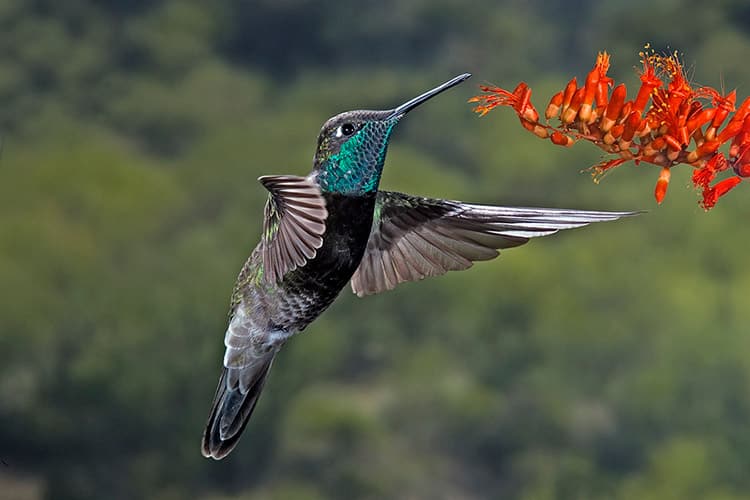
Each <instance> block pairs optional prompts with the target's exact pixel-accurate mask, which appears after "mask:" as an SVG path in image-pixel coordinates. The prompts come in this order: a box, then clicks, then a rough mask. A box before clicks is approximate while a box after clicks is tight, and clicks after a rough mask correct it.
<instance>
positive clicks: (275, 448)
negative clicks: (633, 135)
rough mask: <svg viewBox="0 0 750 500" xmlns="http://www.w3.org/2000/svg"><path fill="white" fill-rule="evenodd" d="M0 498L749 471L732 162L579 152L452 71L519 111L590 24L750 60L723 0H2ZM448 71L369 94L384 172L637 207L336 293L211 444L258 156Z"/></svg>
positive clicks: (443, 188)
mask: <svg viewBox="0 0 750 500" xmlns="http://www.w3.org/2000/svg"><path fill="white" fill-rule="evenodd" d="M0 41H1V42H2V43H1V44H0V47H1V50H0V130H1V132H2V154H1V156H0V459H2V462H0V498H3V499H14V500H15V499H18V500H20V499H23V500H31V499H41V498H44V499H103V498H108V499H136V498H149V499H159V500H173V499H174V500H176V499H185V498H196V499H201V500H230V499H236V500H239V499H243V500H257V499H278V500H282V499H309V500H313V499H353V498H396V499H484V498H504V499H523V500H532V499H533V500H546V499H605V498H606V499H642V500H650V499H653V500H657V499H658V500H670V499H675V500H677V499H679V500H690V499H696V500H698V499H700V500H708V499H713V500H738V499H746V498H749V497H750V473H748V471H750V326H749V325H750V311H749V308H748V306H749V305H750V304H749V302H748V300H749V298H750V265H748V255H750V254H749V253H748V252H749V251H750V245H749V243H750V238H749V236H748V220H750V190H748V189H745V186H740V187H738V188H737V189H736V190H735V191H733V192H732V193H731V194H729V195H727V196H726V197H725V198H724V199H722V200H721V202H720V203H719V205H718V206H717V208H715V209H714V210H713V211H712V212H710V213H708V214H706V213H704V212H703V211H702V210H701V209H700V208H699V207H698V205H697V200H698V196H697V194H696V193H695V192H694V191H693V190H692V189H691V188H689V187H688V185H689V176H690V172H689V170H688V169H687V167H682V168H678V169H676V170H675V173H674V176H673V180H672V186H671V188H670V192H669V194H668V196H667V199H666V201H665V203H664V205H663V206H661V207H658V208H657V207H656V206H655V204H654V202H653V197H652V192H653V185H654V182H655V180H656V176H657V169H655V168H653V167H648V166H644V167H640V168H635V167H633V166H628V167H621V168H620V169H619V170H617V171H615V172H613V173H612V174H610V175H609V176H608V177H607V178H606V179H605V180H604V181H603V182H602V183H601V184H600V185H595V184H594V183H592V182H591V179H590V177H589V176H588V175H587V174H586V173H581V172H580V171H581V170H582V169H583V168H585V167H587V166H589V165H592V164H594V163H597V162H598V161H599V160H600V156H599V152H598V150H597V149H596V148H594V147H593V146H591V145H590V144H585V143H582V144H579V145H577V146H576V147H574V148H572V149H563V148H558V147H555V146H553V145H551V144H550V143H549V142H543V141H540V140H538V139H536V138H535V137H534V136H532V135H531V134H528V133H527V132H525V131H524V130H523V129H521V127H519V126H518V122H517V119H516V117H515V115H514V113H512V112H511V111H510V110H496V111H494V112H493V113H491V114H490V115H488V116H486V117H484V118H481V119H480V118H478V117H477V116H475V115H474V114H473V113H472V112H471V110H470V107H469V105H467V104H466V99H467V98H468V97H470V96H471V95H474V94H476V93H477V87H476V85H477V84H478V83H483V82H493V83H496V84H499V85H502V86H505V87H510V88H512V87H513V86H515V84H516V83H517V82H518V81H519V80H525V81H526V82H528V83H529V84H530V85H531V86H532V88H533V89H534V92H535V93H534V96H533V99H534V102H535V103H536V104H537V106H538V107H539V108H540V109H543V108H544V106H545V105H546V99H547V98H548V97H549V96H550V95H552V94H553V93H554V92H556V91H557V90H559V89H560V88H562V87H563V85H564V84H565V83H566V82H567V80H568V79H569V78H570V77H571V76H573V75H578V77H579V79H580V78H583V77H585V75H586V73H587V72H588V71H589V69H590V68H591V66H592V64H593V62H594V59H595V56H596V53H597V51H599V50H602V49H606V50H608V51H610V53H611V54H612V58H613V59H612V61H613V65H612V70H611V72H610V73H611V75H612V76H614V77H615V78H616V80H618V81H626V82H630V86H629V88H630V89H631V92H634V90H633V89H634V88H635V85H636V81H637V75H636V74H635V72H634V71H633V69H634V67H636V66H638V65H639V61H638V55H637V53H638V51H639V50H640V49H641V48H642V46H643V44H644V43H645V42H651V44H652V46H654V47H655V48H656V49H657V50H673V49H678V50H680V51H681V52H682V53H683V54H684V61H685V63H686V65H687V66H688V67H689V68H690V75H691V76H692V78H693V80H694V81H696V82H698V83H701V84H708V85H713V86H716V87H719V88H721V87H722V86H723V88H725V89H727V90H728V89H731V88H734V87H737V88H738V93H739V97H740V99H742V98H744V97H746V96H747V95H748V92H750V88H749V87H748V85H749V84H750V66H749V65H748V64H747V61H748V57H750V7H748V4H747V2H745V1H743V0H723V1H719V2H704V1H697V0H694V1H687V2H675V1H671V0H630V1H618V2H597V1H593V0H576V1H568V2H559V3H550V2H546V1H541V0H523V1H521V0H517V1H504V2H495V1H490V0H484V1H476V2H465V1H462V0H438V1H436V0H382V1H380V2H334V1H309V0H255V1H241V0H217V1H214V2H203V1H199V0H163V1H156V0H155V1H146V0H133V1H130V2H120V1H114V0H108V1H97V2H93V1H84V0H66V1H65V2H60V1H53V0H2V1H0ZM464 71H470V72H472V73H474V78H473V79H472V80H470V81H469V82H468V83H466V84H463V85H462V86H460V87H458V88H457V89H454V90H452V91H450V92H449V93H446V94H444V95H441V96H440V97H439V98H437V99H435V100H433V101H430V103H429V104H428V105H425V106H423V107H421V108H420V109H419V110H417V111H415V112H414V113H413V114H410V115H409V116H408V118H407V119H405V120H404V121H403V123H402V124H401V125H399V128H398V130H397V131H396V133H395V135H394V139H393V142H392V147H391V149H390V152H389V157H388V161H387V163H386V171H385V175H384V178H383V186H384V187H385V188H389V189H395V190H403V191H407V192H412V193H417V194H423V195H430V196H443V197H449V198H455V199H464V200H470V201H477V202H495V203H497V202H499V203H504V204H522V205H540V206H567V207H577V208H588V209H615V210H624V209H649V210H650V211H649V213H648V214H646V215H643V216H641V217H638V218H637V219H631V220H626V221H622V222H617V223H609V224H600V225H597V226H596V227H589V228H586V229H581V230H575V231H569V232H566V233H564V234H560V235H557V236H554V237H551V238H545V239H543V240H537V241H534V242H532V243H530V244H529V245H527V246H525V247H522V248H519V249H513V250H509V251H507V252H504V253H503V255H502V256H501V258H500V259H499V260H497V261H493V262H490V263H481V264H478V265H477V266H475V268H473V269H472V270H470V271H468V272H464V273H453V274H451V275H448V276H444V277H441V278H435V279H431V280H427V281H425V282H422V283H416V284H406V285H402V286H400V287H399V288H398V289H397V290H395V291H393V292H390V293H387V294H383V295H381V296H376V297H370V298H367V299H364V300H360V299H357V298H356V297H354V296H353V295H352V294H351V293H350V292H349V291H345V293H343V294H342V297H341V298H340V300H339V301H338V302H337V303H336V304H334V306H333V307H332V308H331V309H330V310H329V311H327V312H326V313H325V314H324V315H323V316H322V317H321V318H320V319H319V321H317V322H316V323H315V324H314V325H313V326H312V327H310V328H309V329H308V330H307V331H306V332H305V333H304V334H303V335H300V336H299V337H297V338H295V339H294V341H292V342H291V343H290V344H289V345H288V346H287V348H285V350H284V351H283V353H282V354H281V355H280V356H279V357H278V359H277V362H276V364H275V366H274V369H273V371H272V374H271V377H270V379H269V382H268V384H267V386H266V389H265V392H264V395H263V397H262V398H261V401H260V404H259V405H258V408H257V410H256V413H255V415H254V417H253V420H252V422H251V424H250V425H249V427H248V428H247V431H246V433H245V436H244V438H243V440H242V441H241V443H240V446H239V448H238V449H237V450H236V451H235V452H234V453H233V454H232V455H231V456H230V457H229V458H227V459H226V460H224V461H221V462H218V463H217V462H213V461H209V460H205V459H203V458H202V457H201V455H200V452H199V441H200V436H201V432H202V428H203V425H204V421H205V418H206V415H207V411H208V406H209V403H210V401H211V398H212V396H213V391H214V388H215V383H216V381H217V377H218V374H219V368H220V362H221V356H222V352H223V345H222V339H223V332H224V328H225V324H226V310H227V306H228V299H229V293H230V290H231V287H232V283H233V280H234V278H235V276H236V273H237V272H238V270H239V268H240V266H241V265H242V263H243V262H244V259H245V257H246V256H247V254H248V253H249V251H250V250H251V248H252V247H253V246H254V245H255V243H256V241H257V240H258V237H259V234H260V223H261V214H262V207H263V203H264V200H265V196H266V193H265V192H264V190H263V188H262V187H261V186H260V185H259V184H258V183H257V182H256V178H257V177H258V176H259V175H262V174H273V173H290V174H298V175H300V174H304V173H306V172H308V171H309V168H310V165H311V156H312V153H313V150H314V146H315V139H316V135H317V132H318V130H319V127H320V124H321V123H322V122H323V121H324V120H325V119H327V118H328V117H329V116H331V115H333V114H335V113H338V112H340V111H344V110H347V109H351V108H360V107H365V108H386V107H392V106H394V105H396V104H398V103H400V102H402V101H403V100H405V99H407V98H410V97H412V96H414V95H416V94H417V93H419V92H421V91H423V90H426V89H427V88H430V87H432V86H434V85H435V84H437V83H440V82H442V81H445V80H447V79H448V78H449V77H451V76H453V75H455V74H458V73H460V72H464Z"/></svg>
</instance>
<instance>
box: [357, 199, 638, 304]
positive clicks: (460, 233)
mask: <svg viewBox="0 0 750 500" xmlns="http://www.w3.org/2000/svg"><path fill="white" fill-rule="evenodd" d="M637 213H638V212H596V211H586V210H566V209H557V208H519V207H499V206H493V205H478V204H471V203H463V202H460V201H451V200H438V199H430V198H421V197H417V196H410V195H407V194H402V193H393V192H388V191H380V192H378V197H377V201H376V205H375V217H374V220H373V226H372V231H371V233H370V239H369V240H368V242H367V248H366V250H365V254H364V256H363V257H362V261H361V262H360V264H359V267H358V268H357V270H356V272H355V273H354V276H352V290H353V291H354V293H356V294H357V295H358V296H360V297H362V296H364V295H370V294H374V293H379V292H383V291H385V290H391V289H392V288H394V287H395V286H396V285H398V284H399V283H403V282H405V281H416V280H421V279H423V278H426V277H428V276H438V275H441V274H445V273H446V272H448V271H457V270H463V269H468V268H469V267H471V265H472V263H473V262H474V261H480V260H489V259H493V258H495V257H497V256H498V254H499V252H498V250H499V249H503V248H511V247H515V246H519V245H523V244H524V243H526V242H527V241H529V239H531V238H536V237H538V236H547V235H549V234H553V233H556V232H557V231H559V230H561V229H571V228H575V227H581V226H585V225H587V224H590V223H592V222H603V221H612V220H616V219H619V218H620V217H625V216H630V215H636V214H637Z"/></svg>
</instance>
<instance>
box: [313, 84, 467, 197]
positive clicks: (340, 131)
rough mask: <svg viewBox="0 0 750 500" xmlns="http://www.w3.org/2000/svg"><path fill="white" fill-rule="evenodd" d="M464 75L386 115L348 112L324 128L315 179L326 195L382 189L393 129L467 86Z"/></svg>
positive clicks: (316, 158)
mask: <svg viewBox="0 0 750 500" xmlns="http://www.w3.org/2000/svg"><path fill="white" fill-rule="evenodd" d="M470 76H471V75H470V74H468V73H464V74H463V75H459V76H457V77H455V78H453V79H452V80H449V81H447V82H445V83H443V84H442V85H439V86H437V87H435V88H434V89H432V90H429V91H427V92H425V93H424V94H421V95H419V96H417V97H415V98H413V99H410V100H409V101H407V102H405V103H404V104H402V105H400V106H398V107H396V108H394V109H389V110H385V111H370V110H358V111H347V112H345V113H341V114H338V115H336V116H334V117H333V118H330V119H329V120H328V121H326V122H325V123H324V124H323V128H321V130H320V135H319V136H318V147H317V149H316V151H315V156H314V157H313V176H315V177H317V181H318V184H319V185H320V187H321V189H323V191H328V192H337V193H346V194H365V193H368V192H374V191H376V190H377V189H378V184H379V183H380V175H381V173H382V172H383V163H384V162H385V153H386V150H387V149H388V140H389V139H390V137H391V132H393V128H394V127H395V126H396V124H397V123H398V122H399V120H400V119H401V118H402V117H403V116H404V115H405V114H406V113H408V112H409V111H411V110H412V109H414V108H416V107H417V106H419V105H420V104H422V103H423V102H425V101H427V100H428V99H430V98H431V97H434V96H436V95H437V94H439V93H440V92H442V91H444V90H447V89H449V88H451V87H453V86H455V85H458V84H459V83H461V82H463V81H464V80H466V79H467V78H469V77H470Z"/></svg>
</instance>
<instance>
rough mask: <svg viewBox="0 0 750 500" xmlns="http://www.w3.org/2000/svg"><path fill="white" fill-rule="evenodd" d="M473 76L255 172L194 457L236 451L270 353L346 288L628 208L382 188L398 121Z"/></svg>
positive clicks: (423, 272)
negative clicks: (249, 225) (260, 202)
mask: <svg viewBox="0 0 750 500" xmlns="http://www.w3.org/2000/svg"><path fill="white" fill-rule="evenodd" d="M470 76H471V75H470V74H468V73H464V74H462V75H458V76H456V77H455V78H453V79H451V80H449V81H447V82H445V83H443V84H442V85H439V86H437V87H435V88H433V89H432V90H429V91H427V92H425V93H423V94H421V95H419V96H417V97H415V98H413V99H410V100H408V101H406V102H405V103H403V104H401V105H400V106H398V107H396V108H393V109H389V110H385V111H372V110H357V111H347V112H344V113H341V114H338V115H336V116H334V117H332V118H330V119H329V120H327V121H326V122H325V123H324V124H323V127H322V128H321V130H320V134H319V135H318V142H317V148H316V151H315V155H314V157H313V167H312V171H311V172H310V174H308V175H307V176H306V177H299V176H295V175H268V176H262V177H260V178H259V179H258V180H259V181H260V183H261V184H262V185H263V186H264V187H265V188H266V189H267V190H268V191H269V195H268V201H267V202H266V206H265V210H264V217H263V230H262V236H261V241H260V242H259V243H258V245H257V246H256V247H255V249H254V250H253V252H252V254H251V255H250V257H249V258H248V259H247V262H246V263H245V265H244V266H243V267H242V270H241V271H240V273H239V276H238V278H237V282H236V284H235V287H234V290H233V292H232V296H231V301H230V302H231V303H230V312H229V320H228V326H227V330H226V333H225V335H224V345H225V347H226V350H225V353H224V359H223V367H222V370H221V376H220V377H219V383H218V386H217V388H216V393H215V395H214V399H213V403H212V405H211V411H210V413H209V416H208V421H207V423H206V428H205V431H204V434H203V440H202V450H201V451H202V454H203V456H205V457H211V458H214V459H216V460H219V459H221V458H223V457H225V456H226V455H228V454H229V453H230V452H231V451H232V450H233V449H234V448H235V446H236V445H237V442H238V440H239V439H240V436H241V435H242V432H243V430H244V429H245V426H246V425H247V423H248V420H249V419H250V416H251V415H252V413H253V410H254V409H255V406H256V404H257V403H258V398H259V397H260V394H261V392H262V390H263V386H264V384H265V382H266V379H267V377H268V373H269V370H270V369H271V365H272V364H273V360H274V358H275V356H276V355H277V354H278V353H279V351H280V349H281V348H282V347H283V346H284V345H285V344H286V343H287V342H288V341H289V340H290V339H291V338H292V337H293V336H294V335H295V334H297V333H299V332H301V331H302V330H304V329H305V328H306V327H307V326H308V325H310V323H312V322H313V321H314V320H315V319H316V318H317V317H318V316H319V315H320V314H321V313H322V312H323V311H324V310H325V309H326V308H327V307H328V306H330V305H331V303H332V302H333V301H334V300H335V299H336V297H337V296H338V295H339V293H340V292H341V290H342V289H343V288H344V287H345V286H346V285H347V283H350V286H351V288H352V290H353V292H354V293H355V294H357V295H358V296H360V297H362V296H365V295H370V294H376V293H379V292H384V291H386V290H390V289H392V288H394V287H395V286H396V285H398V284H399V283H403V282H407V281H416V280H421V279H423V278H426V277H428V276H438V275H441V274H444V273H446V272H448V271H454V270H463V269H467V268H469V267H471V266H472V264H473V263H474V262H475V261H484V260H489V259H493V258H495V257H497V256H498V254H499V250H501V249H506V248H511V247H516V246H519V245H523V244H524V243H526V242H527V241H529V239H531V238H536V237H539V236H546V235H550V234H553V233H556V232H557V231H559V230H561V229H571V228H576V227H580V226H585V225H587V224H589V223H592V222H602V221H612V220H616V219H619V218H621V217H624V216H630V215H634V214H635V213H636V212H603V211H586V210H567V209H558V208H519V207H506V206H494V205H484V204H477V203H465V202H461V201H453V200H444V199H436V198H425V197H421V196H413V195H409V194H403V193H398V192H392V191H382V190H380V189H379V185H380V178H381V174H382V172H383V165H384V162H385V157H386V151H387V149H388V143H389V141H390V138H391V134H392V132H393V130H394V129H395V127H396V125H397V124H398V123H399V122H400V121H401V119H402V118H403V117H404V116H405V115H406V114H407V113H409V112H410V111H411V110H413V109H414V108H416V107H417V106H419V105H421V104H422V103H424V102H425V101H427V100H429V99H431V98H432V97H434V96H436V95H438V94H440V93H441V92H443V91H445V90H447V89H450V88H451V87H454V86H456V85H458V84H459V83H461V82H463V81H465V80H466V79H467V78H469V77H470Z"/></svg>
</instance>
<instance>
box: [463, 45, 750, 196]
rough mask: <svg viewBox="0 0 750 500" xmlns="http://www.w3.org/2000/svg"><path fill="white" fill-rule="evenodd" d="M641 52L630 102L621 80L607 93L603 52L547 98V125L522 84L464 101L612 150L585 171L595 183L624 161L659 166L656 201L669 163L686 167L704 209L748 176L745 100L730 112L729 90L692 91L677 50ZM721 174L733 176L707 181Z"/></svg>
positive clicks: (538, 130)
mask: <svg viewBox="0 0 750 500" xmlns="http://www.w3.org/2000/svg"><path fill="white" fill-rule="evenodd" d="M640 56H641V60H642V63H643V71H642V72H641V86H640V88H639V89H638V93H637V94H636V96H635V99H632V100H627V90H626V88H625V85H624V84H622V83H621V84H619V85H617V86H615V87H614V88H613V89H612V90H611V92H610V88H611V87H613V86H614V81H613V80H612V78H609V77H608V76H607V70H608V69H609V55H608V54H607V53H606V52H601V53H599V55H598V56H597V58H596V64H595V65H594V68H593V69H592V70H591V72H590V73H589V74H588V76H587V77H586V82H585V83H584V84H583V86H581V87H579V86H578V83H577V81H576V79H575V78H573V79H572V80H570V82H568V84H567V85H566V86H565V88H564V89H563V90H561V91H560V92H558V93H557V94H555V95H554V96H552V99H551V100H550V102H549V104H548V105H547V109H546V110H545V113H544V116H545V118H546V120H545V123H541V122H540V121H539V113H538V112H537V110H536V109H535V108H534V105H533V104H531V89H530V88H529V86H528V85H527V84H526V83H524V82H521V83H519V84H518V86H517V87H516V88H515V90H513V92H509V91H507V90H504V89H501V88H499V87H493V86H486V85H482V86H480V89H481V90H482V91H483V92H484V94H482V95H478V96H475V97H472V98H471V99H469V102H473V103H477V105H476V107H475V108H474V111H476V112H477V113H479V114H480V115H485V114H486V113H487V112H489V111H490V110H491V109H493V108H495V107H496V106H510V107H512V108H513V109H514V110H515V112H516V114H517V115H518V117H519V119H520V120H521V125H523V127H524V128H526V129H527V130H529V131H531V132H533V133H534V134H535V135H537V136H538V137H541V138H543V139H550V140H551V141H552V142H553V143H554V144H557V145H559V146H572V145H573V144H574V143H575V142H577V141H578V140H580V139H585V140H587V141H591V142H593V143H594V144H596V145H597V146H599V147H600V148H601V149H602V150H604V151H605V152H607V153H609V154H612V155H615V157H614V158H612V159H609V160H606V161H603V162H602V163H600V164H598V165H595V166H593V167H592V168H591V169H592V172H593V175H594V180H595V181H598V180H599V179H600V178H601V176H602V175H603V174H604V173H606V172H607V171H608V170H609V169H611V168H613V167H616V166H618V165H621V164H623V163H625V162H627V161H629V160H633V161H634V162H635V163H636V164H639V163H641V162H645V163H651V164H653V165H657V166H659V167H661V171H660V173H659V178H658V180H657V181H656V188H655V190H654V196H655V197H656V201H657V203H661V202H662V200H663V199H664V195H665V194H666V192H667V187H668V186H669V178H670V173H671V169H672V167H674V166H675V165H678V164H681V163H684V164H688V165H691V166H693V167H694V168H695V171H694V172H693V184H695V186H696V188H699V189H701V191H702V200H701V206H703V208H704V209H706V210H708V209H710V208H711V207H713V206H714V205H715V204H716V201H717V200H718V199H719V198H720V197H721V196H723V195H724V194H726V193H727V192H729V190H730V189H732V188H733V187H735V186H736V185H737V184H739V183H740V182H741V181H742V180H743V179H744V178H747V177H750V97H749V98H747V99H745V100H744V101H743V102H742V104H741V105H740V106H739V107H738V108H736V110H735V104H736V99H737V94H736V92H735V91H734V90H733V91H732V92H730V93H729V94H727V95H723V94H722V93H721V92H719V91H717V90H716V89H713V88H711V87H696V88H694V87H693V86H692V85H691V83H690V82H689V81H688V79H687V77H686V76H685V71H684V69H683V66H682V63H681V62H680V60H679V58H678V57H677V54H676V53H673V54H669V55H661V54H656V53H655V52H653V51H652V50H649V46H648V45H647V46H646V50H645V51H643V52H641V53H640ZM649 101H650V104H649ZM732 113H734V114H733V116H730V115H732ZM553 118H559V122H560V123H559V125H556V126H552V125H550V124H549V120H551V119H553ZM722 126H723V127H722ZM730 141H731V142H730ZM726 143H730V145H729V151H728V156H725V154H724V153H722V152H720V151H719V148H720V147H721V146H722V145H724V144H726ZM724 171H732V172H733V174H735V175H734V176H732V177H728V178H725V179H723V180H721V181H719V182H717V183H716V184H713V185H712V184H711V183H712V182H714V180H715V179H716V177H717V175H718V174H719V173H721V172H724Z"/></svg>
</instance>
